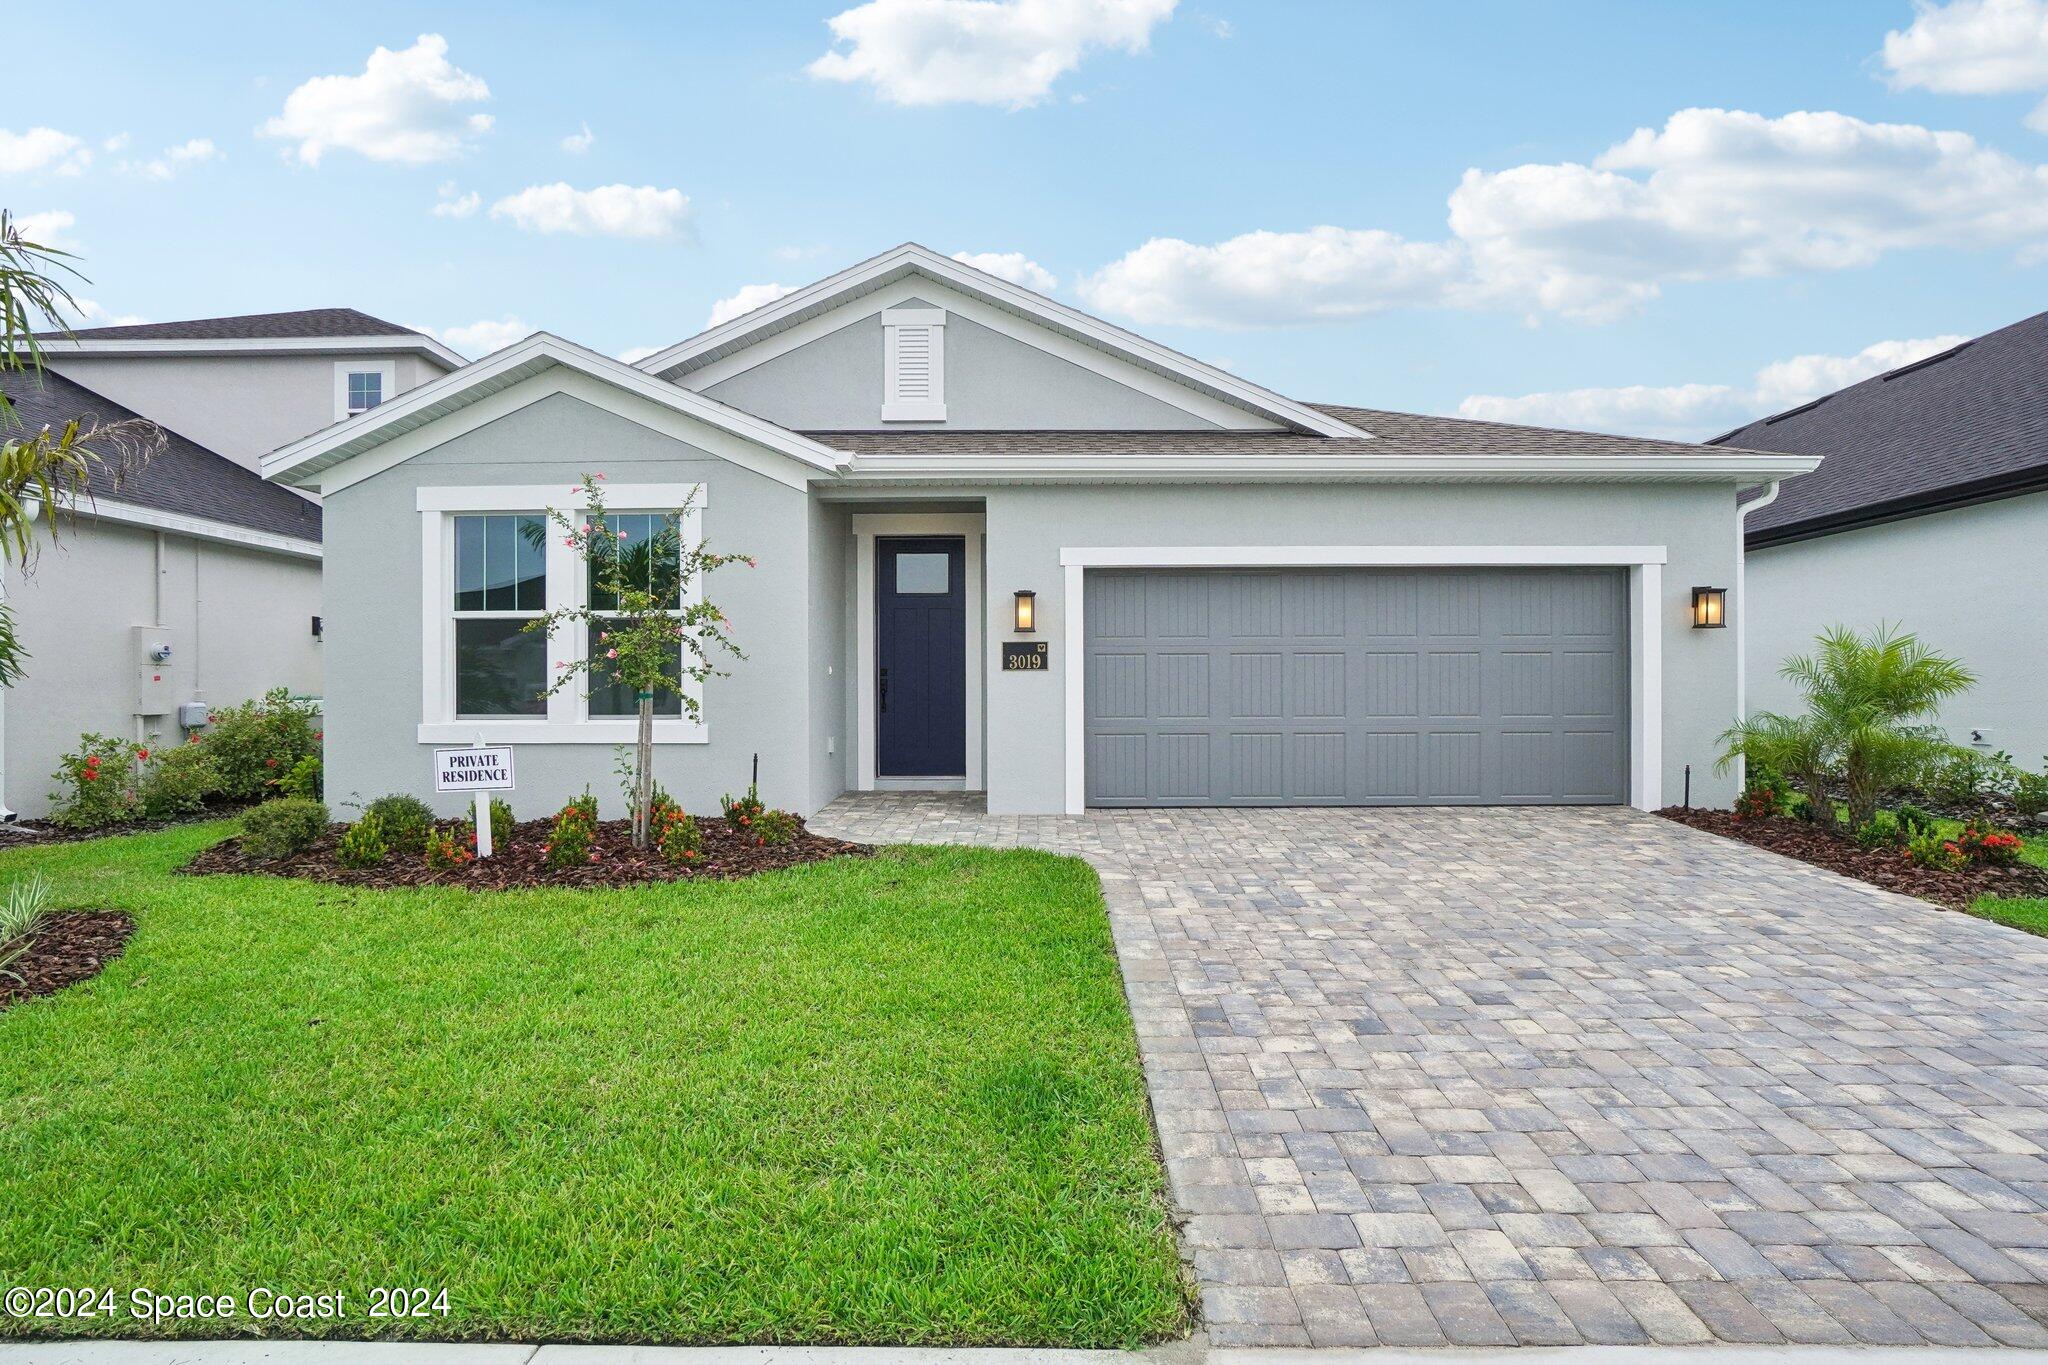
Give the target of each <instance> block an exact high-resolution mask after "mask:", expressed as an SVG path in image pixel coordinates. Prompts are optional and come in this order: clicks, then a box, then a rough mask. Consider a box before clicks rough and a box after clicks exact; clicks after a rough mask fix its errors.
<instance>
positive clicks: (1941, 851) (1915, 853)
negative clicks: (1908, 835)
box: [1906, 834, 1970, 872]
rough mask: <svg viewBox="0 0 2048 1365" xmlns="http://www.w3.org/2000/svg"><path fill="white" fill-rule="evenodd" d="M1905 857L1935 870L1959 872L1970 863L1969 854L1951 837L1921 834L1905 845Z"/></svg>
mask: <svg viewBox="0 0 2048 1365" xmlns="http://www.w3.org/2000/svg"><path fill="white" fill-rule="evenodd" d="M1906 858H1907V860H1908V861H1909V862H1914V863H1918V864H1919V865H1920V866H1921V867H1925V868H1931V869H1933V870H1934V871H1936V872H1960V871H1962V870H1963V869H1964V868H1965V867H1968V866H1969V864H1970V855H1969V854H1967V853H1965V852H1963V849H1962V845H1960V844H1958V843H1957V842H1956V841H1955V840H1953V839H1943V838H1940V837H1938V836H1936V835H1933V834H1923V835H1921V836H1919V837H1918V838H1916V839H1914V840H1913V842H1912V843H1910V844H1907V845H1906Z"/></svg>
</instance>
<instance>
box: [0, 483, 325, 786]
mask: <svg viewBox="0 0 2048 1365" xmlns="http://www.w3.org/2000/svg"><path fill="white" fill-rule="evenodd" d="M7 600H8V602H9V603H10V604H11V605H12V606H13V608H14V611H15V616H16V619H17V621H18V623H19V626H20V631H21V638H22V642H23V644H24V645H26V646H27V648H28V650H29V653H30V658H29V661H28V674H27V677H26V678H24V679H23V680H22V682H21V683H19V684H18V685H16V686H15V687H13V688H10V689H8V692H7V696H6V734H7V738H6V751H5V768H4V771H5V790H6V797H7V804H8V805H10V806H12V807H13V808H14V809H15V810H17V811H19V812H21V813H22V814H23V815H42V814H46V813H47V812H48V809H49V802H48V800H47V799H46V798H47V795H48V793H49V790H50V782H49V777H50V773H51V772H52V771H54V770H55V768H56V766H57V759H58V757H59V756H60V755H62V754H63V753H65V752H66V751H68V750H71V749H73V748H75V747H76V746H77V743H78V737H79V735H80V734H81V733H83V732H85V731H87V730H92V731H97V732H98V733H100V734H107V735H118V736H121V737H124V738H127V739H134V740H155V739H160V738H167V739H169V740H171V741H172V742H176V741H177V740H179V739H181V738H182V737H183V732H182V731H179V730H178V728H177V725H176V717H175V715H166V716H160V717H151V718H149V719H148V720H146V721H145V720H143V719H141V718H139V717H138V716H137V715H136V714H135V713H134V712H133V711H132V710H130V709H129V708H130V707H131V706H132V705H133V704H134V703H133V700H132V695H131V687H130V676H131V660H132V655H131V653H130V651H131V648H132V641H131V640H130V638H129V631H130V629H131V628H132V627H135V626H146V625H161V626H164V627H166V628H167V638H168V639H169V640H171V641H173V642H174V643H175V646H176V652H175V653H174V655H173V663H174V664H175V665H176V666H177V671H176V672H174V673H173V674H172V676H173V677H174V678H179V679H182V680H183V682H184V684H185V685H184V686H183V687H181V688H180V689H179V690H178V692H177V693H176V700H178V701H187V700H189V701H206V702H211V703H214V704H216V705H231V704H233V703H235V702H239V701H242V700H245V699H247V698H249V697H253V696H260V695H261V694H262V693H264V692H266V691H268V690H269V689H271V688H273V687H278V686H283V687H289V688H291V689H292V691H294V692H296V693H300V694H311V695H315V696H317V695H319V693H320V690H321V676H320V675H321V664H322V661H323V654H322V651H323V649H324V648H325V646H323V645H322V644H321V643H320V642H319V641H317V640H315V639H314V638H313V631H312V618H313V617H314V616H316V615H318V614H319V613H320V561H318V560H315V559H300V558H287V557H284V556H280V555H274V554H264V553H260V552H257V551H253V550H243V549H239V548H236V547H233V546H228V545H220V544H215V543H213V542H210V541H201V540H194V539H191V538H189V537H186V536H177V535H169V534H166V535H165V536H164V537H163V540H162V559H161V562H159V559H158V541H157V535H156V533H155V532H153V531H148V530H143V529H140V528H135V527H127V526H118V525H113V524H110V523H106V522H99V521H92V520H90V519H81V521H80V523H79V525H78V527H77V528H76V530H75V531H73V532H72V533H71V534H69V535H67V536H66V538H65V540H64V542H63V544H62V546H61V547H60V548H55V549H51V548H45V549H44V550H43V552H42V553H41V555H40V556H39V557H38V558H37V561H36V565H35V570H34V572H33V573H31V574H27V575H24V574H23V573H22V572H21V571H20V570H19V569H17V568H14V567H9V568H8V570H7Z"/></svg>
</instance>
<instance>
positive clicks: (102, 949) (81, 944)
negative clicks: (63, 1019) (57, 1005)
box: [0, 910, 135, 1010]
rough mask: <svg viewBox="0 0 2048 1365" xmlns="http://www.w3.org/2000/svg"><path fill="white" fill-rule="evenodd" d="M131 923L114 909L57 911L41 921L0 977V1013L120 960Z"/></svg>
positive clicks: (48, 993)
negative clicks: (26, 943) (38, 927)
mask: <svg viewBox="0 0 2048 1365" xmlns="http://www.w3.org/2000/svg"><path fill="white" fill-rule="evenodd" d="M134 932H135V921H134V920H132V919H130V918H128V916H126V915H124V914H122V913H121V912H120V911H119V910H63V911H59V912H58V913H56V914H54V915H51V916H50V917H49V918H48V919H47V920H45V921H43V927H42V928H41V929H39V930H37V931H36V935H35V937H34V938H32V939H30V940H29V941H28V951H27V952H25V953H23V954H22V955H21V956H20V957H18V958H16V959H15V960H14V961H13V962H11V963H9V964H8V966H7V969H6V972H5V973H0V1010H6V1009H8V1008H9V1007H10V1006H13V1005H17V1004H19V1003H21V1002H22V1001H24V1000H31V999H34V998H35V997H36V996H39V995H54V994H56V993H57V992H58V991H61V990H63V989H64V988H65V987H66V986H69V985H73V984H75V983H76V982H80V981H83V980H85V979H86V978H87V977H89V976H98V975H99V972H100V968H102V967H104V966H106V965H107V964H108V963H109V962H112V961H113V960H114V959H115V958H117V957H119V956H120V955H121V949H122V948H123V947H124V946H126V944H127V942H128V936H129V935H130V934H132V933H134Z"/></svg>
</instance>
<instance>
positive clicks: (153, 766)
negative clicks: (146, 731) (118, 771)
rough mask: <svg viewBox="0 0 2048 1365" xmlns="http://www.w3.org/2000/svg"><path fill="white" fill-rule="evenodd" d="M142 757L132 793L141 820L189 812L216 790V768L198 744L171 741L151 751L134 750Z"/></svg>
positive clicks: (196, 808) (159, 818)
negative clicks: (163, 746)
mask: <svg viewBox="0 0 2048 1365" xmlns="http://www.w3.org/2000/svg"><path fill="white" fill-rule="evenodd" d="M136 753H137V756H138V757H140V758H142V759H143V760H144V767H143V769H142V781H141V782H140V783H139V784H138V785H137V787H136V792H137V796H138V799H139V802H140V805H141V808H142V818H143V819H145V820H169V819H171V818H173V817H175V816H179V815H190V814H192V813H193V812H194V811H198V810H201V809H203V808H204V807H205V805H206V798H207V797H209V796H212V795H213V794H214V793H215V792H217V791H219V790H220V767H219V765H217V764H216V763H215V762H214V761H213V755H212V754H211V753H209V752H208V751H207V749H206V746H204V745H202V744H175V745H172V746H171V747H170V748H168V749H159V750H156V751H154V752H152V751H150V750H148V749H138V750H137V751H136Z"/></svg>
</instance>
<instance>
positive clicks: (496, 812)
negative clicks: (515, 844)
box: [491, 796, 512, 849]
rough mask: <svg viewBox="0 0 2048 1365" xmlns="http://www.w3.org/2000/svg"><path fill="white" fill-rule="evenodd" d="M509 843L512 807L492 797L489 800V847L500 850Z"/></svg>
mask: <svg viewBox="0 0 2048 1365" xmlns="http://www.w3.org/2000/svg"><path fill="white" fill-rule="evenodd" d="M511 842H512V807H511V806H510V805H509V804H508V803H506V802H504V801H500V800H499V799H498V798H497V797H495V796H494V797H492V798H491V847H492V848H493V849H500V848H504V847H505V846H507V845H508V844H510V843H511Z"/></svg>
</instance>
